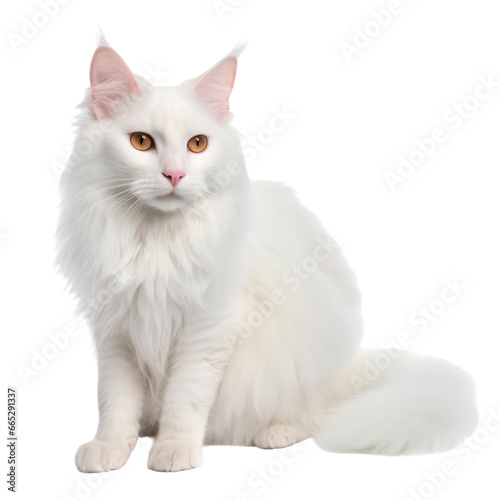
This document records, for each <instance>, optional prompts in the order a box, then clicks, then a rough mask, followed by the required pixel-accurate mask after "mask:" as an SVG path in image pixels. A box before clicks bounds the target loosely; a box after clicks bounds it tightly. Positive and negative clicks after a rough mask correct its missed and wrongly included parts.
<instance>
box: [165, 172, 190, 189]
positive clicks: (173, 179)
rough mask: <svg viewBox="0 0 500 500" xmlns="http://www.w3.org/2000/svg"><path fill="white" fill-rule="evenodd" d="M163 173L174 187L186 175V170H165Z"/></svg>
mask: <svg viewBox="0 0 500 500" xmlns="http://www.w3.org/2000/svg"><path fill="white" fill-rule="evenodd" d="M163 175H164V176H165V177H166V178H167V179H168V180H169V181H170V184H172V187H175V186H177V184H179V182H181V179H182V178H183V177H185V176H186V174H185V173H184V172H163Z"/></svg>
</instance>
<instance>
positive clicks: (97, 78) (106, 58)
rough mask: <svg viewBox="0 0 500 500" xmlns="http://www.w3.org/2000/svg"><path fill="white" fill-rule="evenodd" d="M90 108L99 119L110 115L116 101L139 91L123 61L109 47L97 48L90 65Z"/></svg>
mask: <svg viewBox="0 0 500 500" xmlns="http://www.w3.org/2000/svg"><path fill="white" fill-rule="evenodd" d="M90 85H91V89H92V107H93V109H94V112H95V113H96V115H97V116H98V117H99V118H102V117H109V116H110V115H111V114H112V111H113V109H114V106H115V104H116V101H119V100H125V99H127V98H128V97H130V96H131V95H132V94H133V93H135V92H138V91H139V85H138V83H137V81H136V79H135V78H134V75H133V74H132V72H131V71H130V69H129V67H128V66H127V65H126V64H125V61H124V60H123V59H122V58H121V57H120V56H119V55H118V54H117V53H116V52H115V51H114V50H113V49H111V48H110V47H98V48H97V50H96V51H95V53H94V57H93V58H92V63H91V64H90Z"/></svg>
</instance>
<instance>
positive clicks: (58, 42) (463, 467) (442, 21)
mask: <svg viewBox="0 0 500 500" xmlns="http://www.w3.org/2000/svg"><path fill="white" fill-rule="evenodd" d="M219 3H220V4H224V3H225V5H226V6H228V9H227V11H225V12H221V10H223V9H221V10H220V11H219V12H218V11H217V9H216V8H215V7H214V5H213V1H212V0H203V1H202V0H198V1H183V2H181V1H180V0H179V1H173V0H167V1H159V0H156V1H148V0H142V1H141V2H130V1H127V2H125V1H118V0H115V1H111V0H104V1H97V0H91V1H85V2H84V1H83V0H69V1H67V3H66V5H61V6H59V9H58V12H56V13H55V14H54V15H53V17H51V18H50V19H48V21H47V22H46V25H45V26H43V27H40V28H38V29H37V32H35V33H34V35H33V36H32V37H31V39H29V40H28V39H26V40H25V43H20V42H19V39H17V41H18V42H19V43H20V44H19V45H16V43H12V40H13V39H14V38H15V36H14V35H17V36H22V33H21V30H22V28H23V25H24V24H25V23H26V21H25V20H23V18H27V19H28V20H33V18H34V17H36V16H37V15H38V16H39V14H37V13H39V12H43V11H42V10H41V7H40V4H39V3H38V2H37V1H34V0H24V1H19V2H9V3H8V6H6V7H5V6H4V11H3V13H2V42H1V50H2V67H3V70H2V74H3V77H2V79H1V83H0V84H1V85H2V95H1V102H2V105H3V112H2V118H1V120H0V121H1V126H2V133H1V137H2V166H1V169H2V175H1V180H0V189H1V192H0V200H1V212H0V233H1V235H2V236H1V240H0V265H1V285H2V286H1V288H2V297H1V308H2V310H1V311H2V312H1V315H0V321H1V333H2V340H3V342H4V346H3V348H2V352H3V355H4V356H5V360H4V363H3V364H4V366H6V367H7V374H6V376H5V380H6V382H5V385H7V384H10V385H13V386H15V387H17V389H18V400H19V407H18V412H19V417H18V433H19V436H20V440H19V443H18V453H19V461H20V462H19V476H18V498H22V499H32V498H44V499H45V498H47V499H49V498H50V499H57V500H60V499H66V500H68V499H70V498H84V497H86V498H96V499H101V498H102V499H104V498H129V497H130V498H175V499H188V498H200V497H201V498H206V499H209V500H211V499H214V500H216V499H217V500H236V499H238V500H246V499H257V498H259V499H263V500H264V499H268V498H272V499H281V498H283V499H284V498H316V499H331V498H341V499H357V498H369V499H371V500H379V499H380V500H392V499H394V500H404V499H408V498H410V497H411V493H410V491H411V490H412V489H414V490H416V491H417V492H418V491H420V492H421V493H419V495H421V496H420V497H413V498H436V499H442V500H445V499H453V500H461V499H469V498H476V497H477V498H486V497H488V498H493V497H496V495H498V489H499V483H498V466H499V458H500V457H499V448H500V447H499V442H500V437H499V435H500V432H495V431H494V430H490V431H485V430H484V428H483V429H482V430H481V431H479V434H477V435H476V437H475V438H473V441H470V442H469V445H466V446H467V448H468V449H469V450H472V449H473V451H470V452H466V451H464V449H463V448H462V449H461V451H459V452H450V453H446V454H441V455H427V456H421V457H409V458H408V457H406V458H386V457H371V456H362V455H351V456H349V455H336V454H330V453H326V452H323V451H321V450H319V449H318V448H317V447H316V446H315V444H314V443H313V442H312V441H308V442H306V443H305V444H304V445H301V446H299V447H297V449H296V450H295V451H294V453H295V454H296V458H293V457H292V455H286V457H283V456H282V455H280V453H281V452H280V451H264V450H258V449H253V448H248V449H246V448H224V447H217V448H207V449H205V455H204V463H203V465H202V467H201V468H199V469H197V470H193V471H189V472H182V473H176V474H161V473H156V472H152V471H150V470H148V469H147V467H146V462H147V453H148V450H149V447H150V445H151V442H150V440H149V439H141V440H140V442H139V444H138V447H137V449H136V450H135V451H134V453H133V454H132V457H131V459H130V460H129V462H128V463H127V465H126V466H125V467H124V468H123V469H121V470H119V471H116V472H112V473H108V474H104V475H92V476H89V475H83V474H80V473H78V472H77V470H76V468H75V466H74V463H73V456H74V452H75V451H76V449H77V447H78V445H80V444H81V443H82V442H84V441H87V440H89V439H91V438H92V437H93V433H94V432H95V428H96V424H97V403H96V363H95V357H94V354H93V351H92V345H91V342H90V335H89V333H88V331H87V330H86V328H85V326H84V325H83V324H82V323H81V321H79V320H77V319H75V316H74V304H73V302H72V299H71V298H70V297H69V296H68V295H67V293H66V292H65V290H64V283H63V281H62V280H61V279H60V278H59V277H58V276H57V275H56V272H55V269H54V267H53V264H52V262H53V257H54V241H53V234H54V230H55V224H56V220H57V206H58V171H59V170H60V165H61V164H63V163H64V162H65V160H66V157H67V154H68V152H69V148H70V146H71V141H72V129H71V123H72V120H73V117H74V112H75V111H74V110H75V106H76V105H77V104H78V103H79V102H80V101H81V99H82V97H83V92H84V89H85V88H86V87H87V86H88V67H89V63H90V59H91V57H92V53H93V50H94V49H95V40H96V33H97V30H98V27H99V26H100V27H101V28H102V29H103V31H104V33H105V34H106V36H107V38H108V39H109V42H110V44H111V45H112V46H113V47H114V48H115V49H116V50H118V52H119V53H120V54H121V55H122V56H123V57H124V59H125V60H126V61H127V63H128V64H129V66H130V67H131V68H132V70H133V71H135V72H136V73H139V74H143V75H144V74H146V76H147V75H148V74H150V73H151V72H156V73H161V74H162V75H163V76H161V75H160V80H161V83H163V84H177V83H179V82H180V81H182V80H183V79H186V78H190V77H193V76H196V75H198V74H199V73H201V72H203V71H204V70H205V69H207V68H208V67H210V66H211V65H212V64H213V63H215V62H216V61H217V60H218V59H220V58H221V57H223V56H224V55H225V54H226V53H227V52H228V51H229V50H230V49H231V48H232V47H233V45H234V44H235V43H236V42H238V41H240V40H247V41H249V45H248V46H247V49H246V50H245V52H244V54H243V55H242V56H241V58H240V65H239V73H238V76H237V81H236V85H235V89H234V93H233V97H232V101H231V105H232V110H233V113H234V115H235V123H236V125H237V126H238V128H239V129H240V130H241V132H242V134H243V136H244V137H249V136H256V135H258V134H259V133H260V134H261V137H266V138H267V137H268V136H266V132H262V130H263V129H265V128H266V127H268V125H269V121H270V119H271V118H272V116H273V113H274V111H273V110H275V109H278V110H283V109H284V108H286V110H288V112H289V113H292V114H294V115H295V117H294V118H293V119H292V120H291V122H290V124H289V125H287V126H286V127H285V129H284V130H283V131H281V132H279V133H276V134H275V135H274V137H273V138H272V140H271V141H270V142H269V144H266V145H265V147H263V149H262V151H259V152H258V154H257V155H256V157H255V159H254V160H253V161H252V162H251V163H249V165H248V166H249V171H250V175H251V176H252V177H253V178H266V179H276V180H282V181H284V182H286V183H288V184H290V185H291V186H293V187H294V188H295V189H296V191H297V192H298V194H299V196H300V198H301V199H302V200H303V202H304V203H305V204H306V205H307V206H308V207H310V208H311V209H312V210H313V211H314V212H316V213H317V214H318V215H319V217H320V218H321V219H322V221H323V222H324V224H325V225H326V227H327V228H328V230H329V231H330V232H331V234H332V235H333V236H334V237H335V238H336V239H337V240H338V241H339V243H340V244H341V245H342V246H343V248H344V250H345V253H346V255H347V257H348V258H349V260H350V262H351V265H352V267H353V268H354V269H355V271H356V272H357V274H358V277H359V284H360V287H361V289H362V291H363V294H364V314H365V318H366V341H365V342H366V344H367V345H373V346H378V345H380V344H381V343H382V342H385V341H389V340H391V339H393V338H395V337H397V335H398V333H400V332H402V331H407V332H408V333H409V334H410V335H411V336H412V338H414V343H413V345H412V349H414V350H415V351H418V352H422V353H426V354H430V355H435V356H440V357H445V358H447V359H449V360H451V361H453V362H455V363H457V364H460V365H461V366H463V367H464V368H466V369H467V370H468V371H470V372H471V373H472V374H473V376H474V378H475V381H476V384H477V390H478V404H479V409H480V412H481V425H482V423H484V421H485V419H486V418H487V416H488V415H489V413H490V412H496V413H497V414H498V412H499V403H500V398H499V394H498V380H500V373H499V372H500V368H499V367H500V363H499V362H498V347H499V343H498V335H499V329H498V305H499V281H500V276H499V268H498V255H499V252H500V248H499V238H498V229H499V227H498V214H499V208H500V207H499V201H498V200H499V196H498V190H499V186H498V179H499V176H498V169H499V168H500V151H499V148H498V144H499V134H500V98H499V95H498V94H500V87H498V88H496V90H494V91H493V92H492V93H491V96H490V97H488V98H487V99H485V100H483V101H481V102H480V103H479V104H478V106H477V109H476V110H473V111H471V113H470V116H469V117H468V118H467V119H464V120H463V121H462V122H461V123H460V126H455V125H456V122H447V121H446V119H445V116H449V115H446V113H447V112H448V113H449V111H447V110H449V109H450V108H452V109H453V106H454V105H457V104H461V103H463V101H464V100H465V99H467V98H468V97H470V96H472V95H474V92H475V89H476V87H477V85H478V84H479V77H483V78H486V79H487V78H489V77H490V75H491V78H493V80H494V81H498V82H500V30H499V28H498V18H499V14H500V10H499V9H498V6H497V5H496V2H494V1H493V0H468V1H467V0H462V1H457V0H440V1H436V0H434V1H431V0H414V1H409V0H401V2H400V7H399V10H400V12H398V13H396V14H393V15H392V18H391V19H390V22H389V23H388V25H387V26H385V27H383V28H380V30H379V31H380V33H379V34H378V35H376V36H371V38H370V39H369V42H368V43H367V47H365V48H363V49H360V50H359V53H357V54H354V55H353V56H352V60H351V61H350V63H349V62H348V60H347V58H346V57H345V55H344V53H343V51H342V49H341V44H342V42H346V43H351V44H352V43H353V42H354V37H355V35H356V33H359V31H357V29H361V30H364V29H365V26H366V23H367V22H369V21H370V20H372V19H373V14H372V11H375V12H379V11H380V10H382V9H386V8H387V6H388V3H389V2H388V1H379V0H357V1H355V2H353V1H348V0H337V1H336V2H328V1H327V0H309V1H308V2H291V1H285V0H274V1H265V0H253V1H250V0H242V1H239V2H238V1H237V0H227V2H226V0H222V1H221V2H219ZM231 3H232V4H234V5H233V6H231ZM5 9H6V10H5ZM36 19H37V21H38V22H39V23H40V22H42V23H43V15H42V17H40V16H39V17H38V18H36ZM369 29H371V30H372V31H371V33H372V34H375V33H376V30H377V26H376V25H373V24H371V25H369ZM359 38H360V37H359V35H358V40H357V41H358V42H359V41H360V40H359ZM365 43H366V42H365ZM16 48H17V50H16ZM467 103H468V105H469V107H471V108H472V107H474V106H475V103H474V100H473V99H469V100H468V101H467ZM436 127H439V128H442V129H444V131H445V133H446V137H447V140H446V141H445V142H444V143H442V144H439V145H437V146H436V148H435V152H434V153H433V154H432V155H430V156H429V157H428V158H427V159H426V160H425V162H424V163H423V164H422V165H420V166H418V167H417V168H415V171H414V173H413V174H412V175H409V176H407V177H406V178H405V179H404V182H403V183H402V184H399V185H398V186H397V188H396V189H395V191H394V192H393V191H391V189H390V188H389V186H388V183H387V181H386V179H385V177H384V173H385V172H387V171H389V170H390V171H393V172H396V169H397V166H398V157H399V156H400V155H403V156H406V157H408V155H409V154H410V153H411V151H412V150H413V149H415V148H416V146H415V142H414V141H415V140H417V139H421V140H422V139H424V138H429V137H430V136H431V134H432V131H433V130H434V129H435V128H436ZM262 134H264V135H262ZM445 279H452V280H453V279H456V280H458V281H459V282H460V283H461V284H463V285H464V286H466V287H467V289H466V290H464V291H463V292H462V293H461V294H460V296H458V297H457V299H456V301H455V302H454V303H453V304H449V305H446V306H445V307H444V308H442V309H443V310H440V314H436V315H435V320H434V321H433V322H432V324H429V327H428V328H427V329H426V331H425V332H423V333H420V332H418V331H417V329H416V328H415V326H414V325H412V324H411V323H410V317H411V316H412V315H413V314H414V313H416V312H417V313H418V308H419V307H420V306H428V305H429V303H431V302H432V301H434V302H433V304H434V307H437V308H439V303H438V302H436V301H435V299H438V298H439V296H440V293H441V290H442V288H443V287H444V286H445V282H444V280H445ZM75 321H76V322H77V330H76V335H74V336H72V337H71V338H70V337H67V336H66V337H67V345H65V346H63V347H61V349H59V351H54V348H53V347H52V348H51V347H47V346H50V344H52V340H51V337H50V335H51V334H52V335H53V334H56V333H58V332H63V331H64V330H65V329H69V328H71V325H72V323H73V322H75ZM63 336H64V335H60V338H62V337H63ZM43 353H45V354H48V355H49V356H52V359H50V360H48V359H47V356H45V355H44V354H43ZM41 356H43V359H41ZM34 357H35V358H36V359H38V361H37V362H35V366H36V375H33V374H32V375H31V376H29V377H26V376H25V377H24V378H23V377H22V376H21V375H20V372H19V369H20V367H22V366H25V367H30V368H32V363H33V362H34V361H33V358H34ZM44 360H45V361H44ZM36 363H38V364H36ZM4 387H5V386H4ZM4 404H5V403H4ZM497 427H498V426H497ZM4 428H5V427H4ZM478 443H479V444H478ZM4 450H5V454H6V448H4ZM290 457H292V458H293V459H291V458H290ZM2 460H5V462H6V457H5V458H2ZM447 461H449V462H452V463H453V464H454V465H453V467H452V470H453V473H452V474H450V475H449V476H448V477H446V479H444V480H442V481H441V482H442V483H444V484H443V485H442V486H440V487H439V488H437V487H435V486H430V487H429V485H427V486H426V485H425V484H424V483H425V482H426V481H428V479H426V476H425V474H432V473H434V472H435V471H437V470H439V469H441V468H442V467H443V464H445V463H446V462H447ZM5 462H4V463H5ZM284 462H291V463H284ZM263 471H264V472H263ZM264 473H265V474H266V477H267V478H269V479H267V480H266V479H263V480H261V482H257V481H256V480H255V478H256V475H257V474H264ZM438 476H439V474H434V477H435V478H437V477H438ZM4 477H5V476H4ZM81 481H83V483H82V482H81ZM88 481H90V487H89V486H85V484H86V482H88ZM82 485H84V486H82ZM2 489H3V490H5V489H6V484H2ZM419 489H420V490H419ZM495 491H496V492H497V493H495Z"/></svg>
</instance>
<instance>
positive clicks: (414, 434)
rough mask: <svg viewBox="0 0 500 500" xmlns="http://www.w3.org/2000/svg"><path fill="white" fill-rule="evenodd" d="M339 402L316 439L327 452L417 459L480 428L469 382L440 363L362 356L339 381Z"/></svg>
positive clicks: (376, 353)
mask: <svg viewBox="0 0 500 500" xmlns="http://www.w3.org/2000/svg"><path fill="white" fill-rule="evenodd" d="M335 389H336V390H335V393H336V394H340V398H341V400H340V401H339V400H338V399H337V400H336V402H335V404H334V405H333V406H332V408H331V409H329V410H328V411H327V413H326V415H325V416H324V419H323V420H322V422H321V423H320V425H319V432H317V434H316V435H315V436H314V439H315V440H316V442H317V443H318V445H319V446H320V447H321V448H323V449H325V450H328V451H335V452H345V453H376V454H383V455H400V454H418V453H431V452H439V451H446V450H449V449H451V448H453V447H454V446H456V445H457V444H458V443H459V442H460V441H461V440H462V439H464V438H465V437H466V436H467V435H469V434H471V433H472V431H473V430H474V429H475V427H476V425H477V410H476V404H475V390H474V385H473V382H472V380H471V378H470V376H469V375H468V374H467V373H466V372H464V371H463V370H462V369H460V368H458V367H456V366H454V365H452V364H451V363H448V362H446V361H442V360H440V359H435V358H430V357H426V356H420V355H417V354H413V353H409V352H406V351H398V352H396V351H392V352H389V351H384V350H371V349H370V350H368V349H366V350H362V351H361V352H360V355H359V357H358V358H357V360H356V362H355V363H353V364H351V365H350V366H348V367H347V368H346V369H345V371H344V372H343V374H342V376H341V377H340V379H339V380H338V381H337V386H336V388H335Z"/></svg>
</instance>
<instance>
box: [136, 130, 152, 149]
mask: <svg viewBox="0 0 500 500" xmlns="http://www.w3.org/2000/svg"><path fill="white" fill-rule="evenodd" d="M130 142H131V143H132V146H134V148H135V149H138V150H139V151H147V150H148V149H151V148H154V147H155V143H154V141H153V138H152V137H151V136H150V135H149V134H146V133H144V132H134V133H133V134H132V135H131V136H130Z"/></svg>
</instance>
